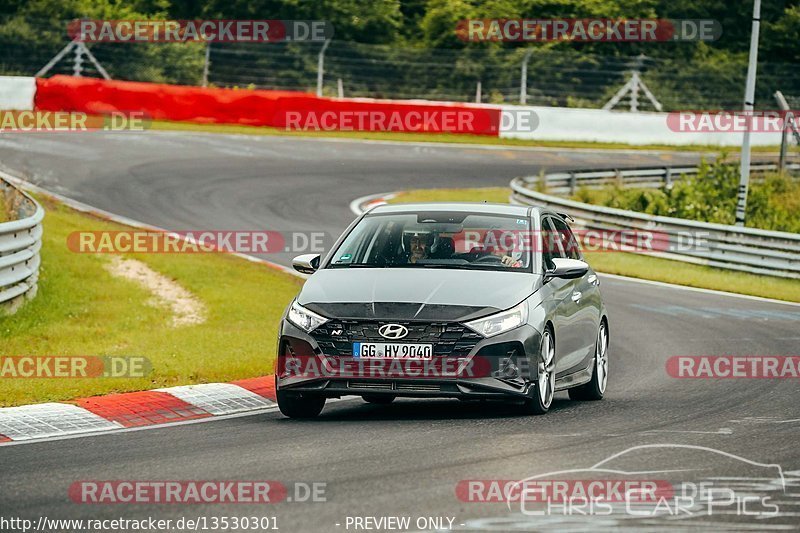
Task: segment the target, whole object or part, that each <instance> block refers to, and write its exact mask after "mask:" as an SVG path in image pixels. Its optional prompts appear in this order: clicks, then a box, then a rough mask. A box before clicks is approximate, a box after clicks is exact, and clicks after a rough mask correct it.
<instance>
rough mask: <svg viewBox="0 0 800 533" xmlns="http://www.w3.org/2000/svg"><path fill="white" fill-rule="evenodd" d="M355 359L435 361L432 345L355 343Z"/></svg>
mask: <svg viewBox="0 0 800 533" xmlns="http://www.w3.org/2000/svg"><path fill="white" fill-rule="evenodd" d="M353 358H354V359H416V360H426V359H433V345H432V344H397V343H391V342H354V343H353Z"/></svg>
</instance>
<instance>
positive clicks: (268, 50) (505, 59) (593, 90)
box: [0, 20, 800, 111]
mask: <svg viewBox="0 0 800 533" xmlns="http://www.w3.org/2000/svg"><path fill="white" fill-rule="evenodd" d="M66 24H67V22H59V21H56V22H42V21H37V22H35V23H34V22H31V21H27V20H19V21H8V20H7V21H5V23H4V24H2V25H0V74H19V75H34V74H37V72H39V71H40V70H41V69H42V67H43V66H45V65H47V64H48V62H50V60H51V59H52V58H53V57H54V56H55V55H56V54H57V53H58V52H59V51H60V50H62V49H63V48H64V46H65V45H67V44H68V43H69V40H68V38H67V36H66ZM86 46H87V48H88V49H89V50H90V52H91V54H92V55H93V56H94V57H95V58H96V59H97V61H98V62H99V63H100V64H101V65H102V67H103V68H104V70H106V71H107V72H108V75H109V76H110V77H111V78H114V79H122V80H136V81H152V82H167V83H177V84H191V85H201V84H204V83H207V84H208V85H210V86H217V87H239V88H265V89H284V90H298V91H306V92H315V91H316V90H317V76H318V72H319V70H318V67H319V55H320V52H321V50H322V47H323V44H322V43H270V44H266V43H259V44H250V43H248V44H245V43H210V44H206V43H199V42H192V43H186V44H174V43H171V44H163V43H136V44H129V43H92V44H89V43H87V45H86ZM654 46H659V45H658V44H654ZM762 59H763V60H762V62H761V63H760V64H759V67H758V86H757V87H758V93H757V98H756V102H757V107H761V108H762V109H774V101H773V99H772V94H773V93H774V91H775V90H776V89H778V88H780V89H782V90H783V91H784V92H786V93H789V94H800V71H798V69H797V68H796V65H791V64H779V63H771V62H769V58H762ZM526 61H527V75H526V76H525V79H524V81H523V77H522V72H523V64H524V63H526ZM323 64H324V68H323V70H324V76H323V83H322V92H323V94H325V95H328V96H337V95H340V94H341V95H343V96H347V97H378V98H399V99H408V98H424V99H431V100H448V101H476V97H478V93H479V94H480V95H479V98H480V101H482V102H489V103H520V102H521V101H525V102H526V103H528V104H534V105H549V106H567V107H595V108H596V107H602V106H603V105H604V104H605V103H606V102H608V101H609V100H610V99H611V98H612V97H613V96H614V95H615V93H617V92H618V91H619V90H620V88H622V87H624V85H625V84H626V83H627V82H628V81H629V80H630V79H631V77H632V72H633V71H634V70H635V71H636V72H637V73H638V79H639V80H641V82H642V83H644V84H645V86H646V87H647V88H649V90H650V91H651V92H652V94H653V96H654V98H655V99H656V100H657V101H658V102H660V103H661V104H662V106H663V109H664V110H666V111H669V110H676V109H740V108H741V106H742V100H743V91H744V79H745V75H746V71H747V58H746V57H745V56H744V55H742V56H741V57H740V56H735V58H734V59H731V58H730V57H728V56H726V58H725V59H724V60H721V59H719V58H717V59H714V60H711V59H705V60H692V61H686V60H679V59H654V58H648V57H645V56H638V57H614V56H603V55H595V54H587V53H581V52H578V51H553V50H550V49H547V48H545V47H539V46H536V47H521V48H500V47H484V46H476V47H467V48H464V49H420V48H412V47H398V46H383V45H369V44H361V43H353V42H344V41H339V40H336V39H335V38H334V40H332V41H331V42H330V43H329V46H327V48H326V49H325V53H324V57H323ZM57 73H61V74H80V75H83V76H100V72H98V69H97V68H96V67H95V66H94V65H93V64H92V62H91V61H88V60H87V56H86V54H81V53H76V52H75V51H74V50H71V51H70V52H69V53H67V54H65V55H64V57H63V58H61V60H60V61H59V62H58V63H57V64H55V65H53V67H52V68H51V69H49V70H48V71H47V73H46V74H44V75H45V76H51V75H53V74H57ZM521 87H525V90H523V91H521ZM521 93H523V94H521ZM636 96H637V95H634V98H635V97H636ZM630 98H631V95H630V94H628V95H626V96H625V97H624V98H622V99H621V100H620V102H619V104H618V107H619V108H622V109H627V108H629V107H630ZM637 103H638V109H640V110H652V109H654V105H653V102H652V101H651V100H650V99H649V98H645V97H644V96H643V95H642V94H641V93H639V94H638V102H637Z"/></svg>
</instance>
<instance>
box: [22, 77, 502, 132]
mask: <svg viewBox="0 0 800 533" xmlns="http://www.w3.org/2000/svg"><path fill="white" fill-rule="evenodd" d="M35 108H36V109H37V110H42V111H80V112H85V113H91V114H103V113H108V112H111V111H144V112H145V113H147V114H148V115H149V116H150V118H152V119H155V120H176V121H189V122H198V123H220V124H245V125H252V126H273V127H277V128H286V127H287V125H288V126H289V127H290V129H300V130H311V131H317V130H318V129H320V128H321V129H324V130H328V129H333V130H355V131H412V132H425V133H441V132H448V133H469V134H475V135H491V136H497V135H498V127H499V123H500V109H499V108H496V107H488V106H480V105H470V104H447V103H427V102H419V101H397V100H372V99H333V98H317V97H316V96H314V95H311V94H306V93H300V92H292V91H261V90H258V91H251V90H235V89H210V88H202V87H190V86H180V85H165V84H157V83H142V82H130V81H106V80H100V79H95V78H77V77H73V76H53V77H52V78H46V79H37V80H36V97H35Z"/></svg>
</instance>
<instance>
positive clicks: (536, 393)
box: [522, 327, 556, 415]
mask: <svg viewBox="0 0 800 533" xmlns="http://www.w3.org/2000/svg"><path fill="white" fill-rule="evenodd" d="M555 353H556V345H555V339H554V337H553V332H552V330H551V329H550V328H549V327H548V328H547V329H545V330H544V333H543V334H542V345H541V347H540V348H539V363H538V364H539V375H538V377H537V379H536V382H535V383H534V384H533V387H532V389H533V392H532V394H531V396H530V397H528V398H526V399H525V400H524V401H523V402H522V412H523V413H524V414H528V415H543V414H545V413H546V412H547V411H549V410H550V406H551V405H552V403H553V395H554V394H555V384H556V373H555Z"/></svg>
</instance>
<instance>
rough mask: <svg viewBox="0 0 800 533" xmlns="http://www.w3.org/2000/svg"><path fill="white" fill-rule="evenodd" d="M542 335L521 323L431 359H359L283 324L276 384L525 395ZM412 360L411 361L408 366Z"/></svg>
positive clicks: (312, 390)
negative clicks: (329, 350) (332, 351)
mask: <svg viewBox="0 0 800 533" xmlns="http://www.w3.org/2000/svg"><path fill="white" fill-rule="evenodd" d="M540 345H541V333H540V332H539V331H538V330H537V329H535V328H534V327H532V326H531V325H529V324H524V325H522V326H520V327H518V328H515V329H513V330H511V331H508V332H506V333H502V334H500V335H496V336H494V337H491V338H483V339H481V340H479V341H478V342H477V343H476V344H475V346H474V347H473V348H472V349H471V350H470V352H469V354H467V355H465V356H461V357H457V358H455V357H441V358H437V357H434V359H433V360H431V361H429V362H419V361H417V362H408V361H401V360H361V361H359V360H357V359H354V358H352V357H343V356H331V355H329V354H325V353H324V352H323V350H322V349H321V348H320V345H319V343H317V341H316V339H315V338H314V337H313V336H312V335H310V334H308V333H306V332H305V331H303V330H301V329H299V328H298V327H296V326H295V325H294V324H292V323H291V322H289V321H287V320H285V319H284V320H283V321H282V323H281V331H280V336H279V342H278V362H277V365H276V369H275V382H276V388H277V390H280V391H285V392H289V391H291V392H296V393H307V394H321V395H323V396H325V397H329V398H338V397H341V396H348V395H359V396H360V395H367V394H369V395H391V396H398V397H417V398H431V397H434V398H439V397H442V398H460V399H492V398H495V399H503V398H508V397H518V398H522V397H526V396H528V394H529V387H530V385H531V383H533V382H535V380H536V379H537V377H538V358H539V347H540ZM412 363H413V364H412Z"/></svg>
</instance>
